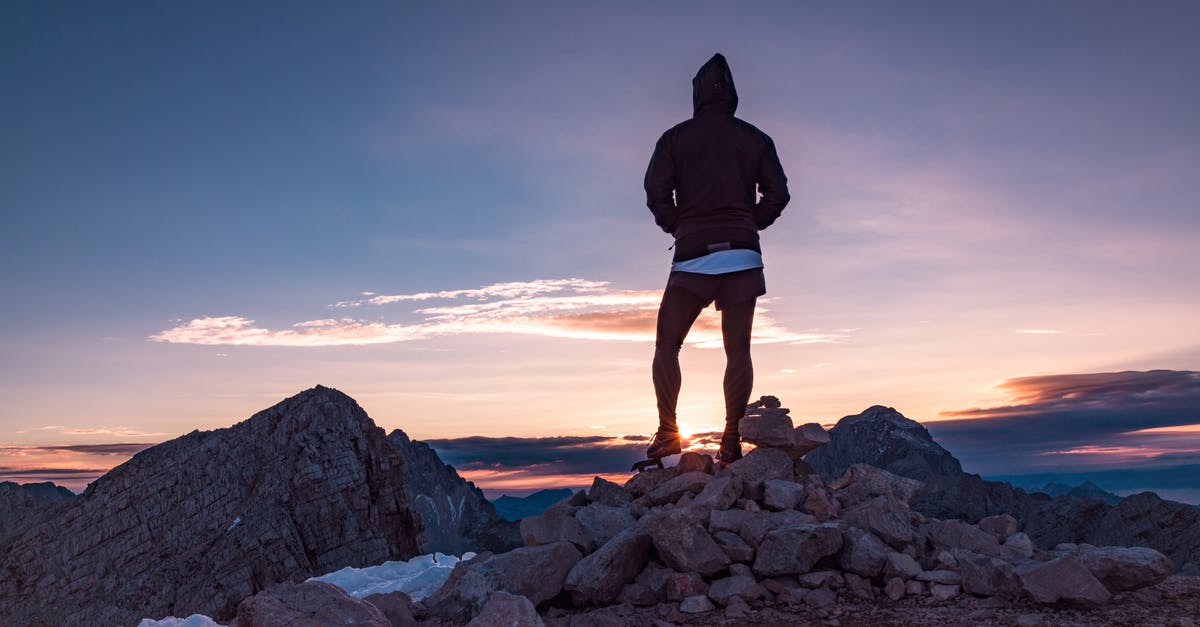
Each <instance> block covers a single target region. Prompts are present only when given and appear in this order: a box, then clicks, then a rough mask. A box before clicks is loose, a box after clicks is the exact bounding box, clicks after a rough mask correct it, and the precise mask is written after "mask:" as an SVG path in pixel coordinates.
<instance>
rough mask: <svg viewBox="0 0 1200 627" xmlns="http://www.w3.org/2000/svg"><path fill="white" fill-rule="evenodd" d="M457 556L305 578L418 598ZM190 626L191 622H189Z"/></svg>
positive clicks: (356, 591) (359, 592)
mask: <svg viewBox="0 0 1200 627" xmlns="http://www.w3.org/2000/svg"><path fill="white" fill-rule="evenodd" d="M472 557H475V554H474V553H465V554H463V556H462V559H471V558H472ZM458 562H459V558H458V557H455V556H453V555H446V554H444V553H434V554H432V555H419V556H417V557H414V558H412V559H410V560H408V561H407V562H401V561H395V562H384V563H382V564H380V565H378V566H368V567H366V568H352V567H349V566H347V567H346V568H343V569H341V570H337V571H334V572H332V573H327V574H324V575H321V576H319V577H311V578H309V579H308V580H307V581H324V582H326V583H331V584H333V585H335V586H337V587H339V588H341V589H343V590H345V591H346V592H347V593H349V594H350V596H352V597H356V598H359V599H361V598H363V597H366V596H369V595H372V594H384V593H387V592H393V591H396V590H399V591H401V592H403V593H405V594H407V595H408V596H410V597H412V599H413V600H414V601H419V600H421V599H423V598H425V597H427V596H429V595H431V594H433V593H434V592H437V590H438V588H441V587H442V584H444V583H446V579H447V578H449V577H450V572H451V571H453V570H454V565H455V564H457V563H458ZM189 627H191V626H189Z"/></svg>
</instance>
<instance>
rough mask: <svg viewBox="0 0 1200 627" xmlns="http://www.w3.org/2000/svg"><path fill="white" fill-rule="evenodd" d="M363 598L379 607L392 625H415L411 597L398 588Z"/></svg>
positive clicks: (396, 626) (401, 626) (415, 620)
mask: <svg viewBox="0 0 1200 627" xmlns="http://www.w3.org/2000/svg"><path fill="white" fill-rule="evenodd" d="M363 600H364V601H366V602H367V603H370V604H371V605H374V606H375V607H377V608H379V611H380V612H383V615H384V616H385V617H387V619H388V622H390V623H391V624H392V627H415V625H416V624H417V619H416V618H415V617H414V616H413V611H412V604H413V602H412V598H411V597H409V596H408V595H407V594H404V593H403V592H400V591H399V590H395V591H392V592H384V593H382V594H370V595H367V596H365V597H363Z"/></svg>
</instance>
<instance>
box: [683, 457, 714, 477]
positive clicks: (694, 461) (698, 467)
mask: <svg viewBox="0 0 1200 627" xmlns="http://www.w3.org/2000/svg"><path fill="white" fill-rule="evenodd" d="M675 466H676V467H677V468H678V469H679V474H683V473H688V472H704V473H708V474H710V475H711V474H713V458H712V456H711V455H708V454H706V453H697V452H695V451H687V452H685V453H684V454H682V455H680V456H679V463H677V464H675Z"/></svg>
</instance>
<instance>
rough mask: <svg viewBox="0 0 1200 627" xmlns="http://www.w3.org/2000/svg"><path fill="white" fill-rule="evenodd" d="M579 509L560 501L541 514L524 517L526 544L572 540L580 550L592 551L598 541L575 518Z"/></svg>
mask: <svg viewBox="0 0 1200 627" xmlns="http://www.w3.org/2000/svg"><path fill="white" fill-rule="evenodd" d="M577 509H579V508H577V507H575V506H573V505H567V504H566V503H565V502H559V503H555V504H554V505H551V506H550V507H547V508H546V511H544V512H542V513H541V514H540V515H537V516H526V517H525V518H522V519H521V539H522V540H524V541H525V545H526V546H542V545H544V544H553V543H555V542H570V543H571V544H574V545H575V546H576V547H577V548H578V549H579V550H580V551H583V552H584V553H588V552H590V551H591V550H592V549H593V548H595V546H596V542H595V540H593V539H592V538H591V536H589V535H588V534H587V532H586V531H584V529H583V525H581V524H579V521H578V520H576V519H575V511H576V510H577Z"/></svg>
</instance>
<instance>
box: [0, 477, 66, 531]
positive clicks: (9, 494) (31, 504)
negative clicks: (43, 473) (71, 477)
mask: <svg viewBox="0 0 1200 627" xmlns="http://www.w3.org/2000/svg"><path fill="white" fill-rule="evenodd" d="M74 498H75V493H74V492H71V491H70V490H68V489H66V488H64V487H62V486H60V485H55V484H53V483H50V482H49V481H43V482H41V483H13V482H12V481H0V546H3V544H4V542H5V540H6V539H7V538H8V537H9V536H10V535H14V534H16V533H18V532H20V531H21V530H22V529H26V528H28V527H29V526H31V525H33V524H34V523H36V522H37V521H38V520H39V519H40V518H41V517H42V516H43V515H45V514H46V512H48V511H50V510H52V509H53V508H54V507H55V506H59V505H62V504H63V503H66V502H68V501H70V500H72V499H74Z"/></svg>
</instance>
